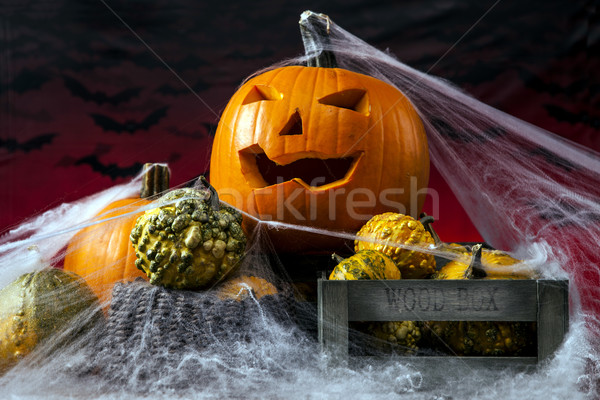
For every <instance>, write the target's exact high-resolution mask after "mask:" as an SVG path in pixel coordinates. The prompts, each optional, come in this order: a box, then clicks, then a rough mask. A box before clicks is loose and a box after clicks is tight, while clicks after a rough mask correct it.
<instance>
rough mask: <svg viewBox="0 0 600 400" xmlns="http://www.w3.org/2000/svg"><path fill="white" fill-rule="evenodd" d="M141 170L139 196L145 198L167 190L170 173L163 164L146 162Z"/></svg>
mask: <svg viewBox="0 0 600 400" xmlns="http://www.w3.org/2000/svg"><path fill="white" fill-rule="evenodd" d="M143 171H144V176H143V177H142V188H141V190H140V198H142V199H146V198H149V197H153V196H156V195H159V194H161V193H163V192H166V191H167V190H169V180H170V178H171V175H170V172H169V167H167V166H166V165H165V164H154V163H146V164H144V169H143Z"/></svg>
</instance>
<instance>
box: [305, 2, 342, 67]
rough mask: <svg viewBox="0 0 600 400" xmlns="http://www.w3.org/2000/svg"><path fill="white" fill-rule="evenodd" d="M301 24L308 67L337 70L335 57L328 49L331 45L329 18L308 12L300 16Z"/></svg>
mask: <svg viewBox="0 0 600 400" xmlns="http://www.w3.org/2000/svg"><path fill="white" fill-rule="evenodd" d="M299 24H300V34H301V35H302V44H303V45H304V52H305V54H306V56H307V57H308V60H307V61H306V66H308V67H319V68H337V66H338V65H337V61H336V59H335V55H334V54H333V52H332V51H331V50H328V49H327V48H328V47H329V46H330V44H331V42H330V40H329V39H330V38H329V28H330V26H331V20H330V19H329V16H327V15H325V14H317V13H315V12H312V11H309V10H307V11H304V12H303V13H302V14H301V15H300V21H299Z"/></svg>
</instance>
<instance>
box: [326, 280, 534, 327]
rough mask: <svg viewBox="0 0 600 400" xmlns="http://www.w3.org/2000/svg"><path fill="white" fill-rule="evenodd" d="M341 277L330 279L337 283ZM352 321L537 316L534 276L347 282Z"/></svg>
mask: <svg viewBox="0 0 600 400" xmlns="http://www.w3.org/2000/svg"><path fill="white" fill-rule="evenodd" d="M341 282H342V281H327V282H326V283H325V284H326V285H327V286H329V285H338V284H339V283H341ZM347 284H348V293H349V297H348V306H349V311H348V319H349V320H350V321H398V320H400V321H406V320H426V321H536V319H537V309H536V307H535V306H532V305H534V304H535V303H536V295H537V285H536V281H534V280H471V281H460V280H446V281H442V280H440V281H434V280H420V279H419V280H417V279H414V280H396V281H394V280H386V281H347Z"/></svg>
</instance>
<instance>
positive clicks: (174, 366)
mask: <svg viewBox="0 0 600 400" xmlns="http://www.w3.org/2000/svg"><path fill="white" fill-rule="evenodd" d="M282 335H283V336H282ZM96 336H97V337H98V340H97V341H96V343H94V344H93V345H92V346H90V347H91V349H90V355H89V358H88V364H87V368H86V371H87V375H88V376H93V377H95V378H99V379H100V380H103V381H105V382H106V383H107V384H110V386H112V387H114V386H117V387H127V388H128V390H131V389H132V388H133V389H134V390H138V391H140V392H146V391H152V390H156V389H160V390H164V389H165V388H174V389H175V388H176V389H177V390H180V389H185V388H190V389H193V388H194V387H197V386H205V385H206V384H207V382H213V384H214V382H216V381H218V380H219V379H222V377H223V376H225V374H224V372H226V371H227V374H228V375H229V376H231V377H233V376H235V375H236V373H238V372H236V371H244V373H246V371H248V370H249V368H250V369H256V370H260V371H263V372H267V373H269V374H277V373H278V371H279V372H281V368H282V360H281V359H280V356H281V354H285V352H289V351H288V350H289V349H281V348H278V346H273V348H272V349H271V348H270V346H265V345H264V344H265V343H269V344H272V343H277V342H281V343H282V344H281V346H289V347H294V345H295V344H296V345H297V344H299V343H300V342H302V341H305V342H306V341H307V339H306V336H305V334H304V333H303V332H301V331H300V330H298V329H297V325H296V323H295V320H294V318H293V300H291V299H290V298H288V297H285V296H283V295H274V296H264V297H262V298H261V299H260V300H256V299H255V298H252V297H248V298H246V299H244V300H242V301H236V300H231V299H228V300H221V299H219V298H218V297H217V296H215V295H214V294H212V293H211V292H192V291H183V290H173V289H165V288H163V287H159V286H153V285H150V284H148V283H147V282H145V281H136V282H131V283H118V284H116V285H115V287H114V290H113V298H112V302H111V307H110V310H109V315H108V320H107V322H106V324H105V326H104V327H103V330H102V332H101V333H100V332H99V334H98V335H96ZM265 350H267V351H273V355H272V356H270V355H267V356H265ZM259 353H260V354H259ZM215 380H216V381H215Z"/></svg>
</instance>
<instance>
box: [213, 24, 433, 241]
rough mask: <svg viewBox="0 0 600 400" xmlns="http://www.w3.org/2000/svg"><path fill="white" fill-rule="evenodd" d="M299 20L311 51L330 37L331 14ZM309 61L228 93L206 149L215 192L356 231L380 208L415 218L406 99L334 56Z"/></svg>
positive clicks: (414, 123) (416, 140) (422, 175)
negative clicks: (338, 62) (347, 67)
mask: <svg viewBox="0 0 600 400" xmlns="http://www.w3.org/2000/svg"><path fill="white" fill-rule="evenodd" d="M304 17H306V18H304ZM300 24H301V31H302V34H303V41H304V44H305V48H306V49H307V54H308V50H309V49H314V48H315V43H316V42H318V41H322V40H324V39H325V40H326V39H327V38H326V35H327V32H328V28H327V27H328V25H327V24H328V19H327V17H326V16H323V15H315V14H313V13H311V14H310V15H309V14H307V15H306V16H305V15H304V14H303V18H301V21H300ZM311 24H312V25H311ZM319 25H320V27H319ZM313 28H320V29H316V30H315V29H313ZM315 32H316V34H315ZM319 32H323V33H322V34H319ZM314 60H315V62H312V61H311V60H309V63H308V65H311V66H307V67H304V66H288V67H282V68H277V69H273V70H270V71H267V72H264V73H262V74H260V75H257V76H255V77H254V78H252V79H250V80H248V81H247V82H246V83H244V84H243V85H242V86H241V87H240V88H239V90H238V91H237V92H236V93H235V94H234V95H233V96H232V98H231V99H230V101H229V104H228V105H227V107H226V108H225V110H224V112H223V114H222V116H221V120H220V122H219V125H218V128H217V132H216V135H215V139H214V143H213V149H212V155H211V165H210V180H211V184H212V185H213V186H214V187H215V188H216V189H217V191H218V193H219V196H220V198H221V199H222V200H224V201H226V202H228V203H230V204H231V205H233V206H235V207H238V208H240V209H242V210H243V211H246V212H248V213H249V214H251V215H254V216H256V217H259V218H260V219H262V220H277V221H282V222H285V223H289V224H295V225H303V226H311V227H315V228H319V229H327V230H334V231H340V230H343V231H351V232H356V230H358V228H360V227H361V226H362V224H364V222H365V221H367V220H368V219H369V218H371V217H372V216H373V215H375V214H379V213H383V212H385V211H396V212H401V213H403V214H410V215H413V216H415V217H416V216H417V215H418V214H419V213H420V210H421V207H422V205H423V201H424V197H425V193H424V191H423V190H421V189H423V188H425V187H426V186H427V183H428V179H429V150H428V146H427V139H426V136H425V131H424V128H423V124H422V122H421V120H420V119H419V117H418V115H417V113H416V111H415V109H414V108H413V106H412V104H411V103H410V101H409V100H408V99H407V98H406V97H405V96H404V95H403V94H402V93H401V92H400V91H398V90H397V89H396V88H394V87H393V86H391V85H389V84H387V83H385V82H383V81H381V80H378V79H375V78H373V77H370V76H366V75H363V74H359V73H356V72H352V71H348V70H345V69H340V68H334V67H336V65H335V56H334V55H333V54H328V53H327V52H325V51H323V52H322V53H321V54H320V55H318V56H317V57H316V58H315V59H314ZM312 65H315V66H312ZM245 221H248V218H245ZM280 232H281V231H280ZM283 235H284V236H287V238H285V239H284V240H283V241H282V240H277V242H278V244H279V245H282V244H283V248H285V249H290V248H294V247H295V248H313V249H318V248H319V247H321V248H322V249H323V247H322V244H323V243H324V241H323V239H324V236H322V235H313V236H314V240H311V239H306V235H303V236H302V237H301V235H299V232H297V231H287V232H285V231H283ZM275 236H281V235H278V234H277V235H275ZM305 239H306V240H308V243H304V244H302V243H300V242H301V241H302V240H305ZM280 248H281V246H280Z"/></svg>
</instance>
